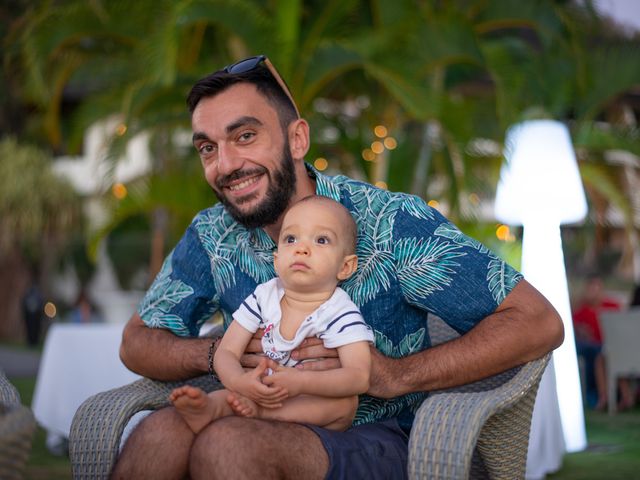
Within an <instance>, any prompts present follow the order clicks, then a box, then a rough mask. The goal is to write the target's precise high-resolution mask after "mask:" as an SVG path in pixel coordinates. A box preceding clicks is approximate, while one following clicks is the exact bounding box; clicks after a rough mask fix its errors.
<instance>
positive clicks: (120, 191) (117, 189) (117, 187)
mask: <svg viewBox="0 0 640 480" xmlns="http://www.w3.org/2000/svg"><path fill="white" fill-rule="evenodd" d="M111 192H112V193H113V196H114V197H116V198H117V199H118V200H122V199H123V198H125V197H126V196H127V187H126V186H125V185H124V184H122V183H114V184H113V187H111Z"/></svg>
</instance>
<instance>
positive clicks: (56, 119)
mask: <svg viewBox="0 0 640 480" xmlns="http://www.w3.org/2000/svg"><path fill="white" fill-rule="evenodd" d="M587 6H589V5H588V4H587ZM149 11H153V12H154V15H149V13H148V12H149ZM585 12H586V14H585ZM588 13H589V9H588V8H587V9H585V8H578V7H576V6H574V5H573V3H572V2H554V1H551V0H548V1H543V2H525V3H524V4H523V3H522V2H506V1H503V0H490V1H486V0H472V1H469V0H464V1H463V0H457V1H451V2H435V1H416V0H397V1H394V2H385V1H381V0H369V1H366V0H346V1H345V0H339V1H338V0H329V1H319V0H313V1H305V2H303V1H301V0H281V1H276V2H260V1H257V0H217V1H216V0H184V1H181V2H169V1H168V0H164V1H162V0H161V1H154V2H150V1H148V0H146V1H141V2H136V3H135V5H131V4H130V2H119V1H113V2H105V3H104V4H102V3H99V2H65V4H64V5H51V4H50V3H49V2H44V3H43V4H42V6H41V7H39V8H36V9H34V10H32V11H30V12H29V14H28V16H27V19H26V20H25V23H24V24H21V25H23V26H24V28H21V29H20V33H21V34H20V35H18V34H16V37H17V38H18V39H19V41H18V42H16V45H17V47H16V48H17V50H16V52H17V53H16V54H18V53H19V56H20V58H22V59H23V64H24V65H26V67H27V68H25V70H24V71H25V72H26V75H25V81H24V84H25V85H26V87H27V88H26V91H27V92H29V93H30V98H31V99H32V100H33V101H40V102H41V104H42V105H43V111H44V112H45V116H44V122H43V125H44V127H43V128H44V131H46V132H47V134H48V137H49V139H50V141H51V143H52V144H54V145H60V144H61V143H62V141H63V139H65V140H66V141H65V143H68V144H69V146H71V147H72V146H73V145H75V144H77V143H78V141H77V140H74V139H79V138H81V132H83V131H84V129H85V128H86V127H87V126H88V125H89V124H91V123H93V122H94V121H96V120H98V119H102V118H105V117H107V116H109V115H112V114H117V115H119V116H120V118H121V119H122V124H121V129H120V133H121V135H114V148H113V152H114V157H115V156H116V155H115V154H116V153H117V152H118V151H120V150H121V149H122V146H123V145H124V143H125V142H126V140H128V139H130V138H132V137H133V136H134V135H135V134H137V133H139V132H141V131H150V132H151V133H152V136H151V137H152V139H153V140H152V149H153V152H154V158H155V160H156V162H155V164H154V167H153V171H152V173H151V177H150V179H149V180H147V181H145V182H142V183H144V185H145V188H140V189H139V190H138V192H139V195H138V198H137V200H136V201H131V202H129V203H123V202H120V203H119V204H118V205H120V207H119V208H120V210H119V211H116V213H115V215H114V219H115V220H116V222H115V223H113V224H112V226H113V225H115V224H116V223H117V221H119V220H121V219H123V218H125V217H126V216H131V215H134V214H135V209H134V207H135V206H136V205H137V206H138V207H139V208H142V206H143V205H144V206H145V207H144V209H143V210H139V211H138V213H140V212H143V213H144V214H146V215H149V216H150V217H151V219H152V224H153V225H154V228H153V231H154V232H155V233H154V236H153V237H154V238H156V239H157V240H158V239H159V240H162V239H165V238H166V237H167V235H168V233H167V226H166V225H167V222H165V221H163V219H165V218H167V215H166V212H169V211H172V210H173V209H175V204H176V203H179V202H181V201H187V200H188V199H186V198H178V197H179V195H177V194H176V195H173V196H172V198H174V200H175V202H174V205H168V202H167V201H166V200H165V198H167V196H166V195H160V196H158V195H157V193H152V192H157V191H159V190H158V189H155V188H154V186H153V185H154V183H155V182H159V183H160V184H163V185H164V187H163V188H165V189H167V190H171V191H184V187H183V186H184V183H181V184H177V183H175V184H171V180H170V179H169V180H167V179H168V178H170V177H169V173H171V172H175V171H183V170H184V169H185V165H192V164H193V163H194V158H193V155H192V154H188V153H186V152H187V151H188V149H184V148H182V147H181V146H180V145H179V144H177V143H176V142H175V141H174V136H172V135H170V132H173V131H176V130H177V129H180V128H188V116H187V114H186V112H185V108H184V104H183V102H184V100H183V99H184V96H185V94H186V92H187V91H188V89H189V87H190V85H191V84H192V83H193V82H194V81H195V80H196V79H197V78H199V77H201V76H203V75H204V74H206V73H208V72H209V71H211V70H212V69H213V68H216V67H218V66H220V65H224V64H228V63H231V62H232V61H234V60H237V59H238V58H242V57H244V56H248V55H252V54H255V53H256V52H262V53H266V54H267V55H268V56H269V57H270V58H271V59H272V61H273V62H274V64H275V65H277V66H278V69H279V70H280V71H281V73H282V75H283V76H284V78H286V79H287V80H288V81H289V86H290V87H291V90H292V91H293V94H294V96H295V97H296V99H297V101H298V103H299V107H300V109H301V111H302V112H303V114H304V115H305V116H307V117H309V118H310V119H311V121H312V123H314V124H315V125H319V127H320V128H316V129H315V131H316V132H317V133H316V136H317V138H316V139H315V140H316V142H315V145H316V146H315V147H314V150H313V152H312V153H313V154H314V155H316V156H329V154H331V155H332V156H335V157H337V158H338V159H339V162H338V169H340V170H343V171H346V172H347V173H351V174H352V175H355V176H360V177H364V178H367V179H369V180H371V181H377V180H381V181H384V182H385V183H387V184H388V186H389V187H390V188H392V189H396V190H405V191H412V192H414V193H417V194H419V195H421V196H423V197H425V198H431V197H435V198H439V199H441V200H444V201H446V203H447V204H448V205H449V208H450V210H449V212H448V213H449V215H450V216H452V218H453V219H454V220H456V221H462V220H464V219H465V217H464V216H463V215H462V214H463V213H464V212H466V211H468V210H469V208H468V207H469V203H470V200H469V198H477V196H475V197H474V194H475V193H476V192H478V193H482V192H483V191H489V190H492V188H493V186H494V185H495V182H496V181H497V175H498V171H499V166H500V161H501V160H500V157H501V156H500V153H499V149H495V148H494V149H493V150H491V149H489V150H488V151H478V150H477V149H475V150H474V148H470V145H471V144H472V143H473V141H474V140H475V139H477V138H478V137H480V138H484V139H488V140H490V141H493V142H494V143H495V144H496V145H499V144H500V143H501V142H502V138H503V135H504V131H505V130H506V127H507V126H508V125H510V124H511V123H513V122H515V121H518V120H519V119H522V118H523V117H524V116H527V115H531V113H530V112H531V111H532V110H535V111H538V112H540V111H542V112H544V114H545V115H549V116H553V117H554V118H558V119H564V120H568V119H571V120H572V121H573V126H574V137H575V138H576V139H577V141H578V144H579V145H580V146H582V145H585V146H586V147H588V148H587V150H588V151H590V152H594V151H596V149H594V148H593V147H594V146H595V145H594V143H593V142H595V141H596V137H597V138H602V136H603V133H602V132H601V131H600V130H598V129H595V128H593V127H594V125H595V124H594V119H597V118H598V115H599V114H600V113H601V112H602V111H604V107H606V106H607V105H608V104H609V103H608V102H609V101H610V100H611V98H612V96H613V95H616V94H618V93H620V92H623V91H625V89H626V88H628V87H629V85H631V84H633V82H637V78H636V77H635V76H634V72H632V67H629V68H627V67H625V66H624V64H623V63H622V62H612V61H611V59H610V58H609V57H608V56H606V55H602V62H604V61H605V60H607V59H609V60H608V61H609V64H610V65H607V67H608V68H609V70H608V72H610V71H611V69H617V70H623V69H627V70H628V71H627V72H622V73H623V75H614V77H615V78H620V79H623V80H622V81H617V82H607V81H606V80H605V79H604V73H603V72H605V70H602V62H601V63H600V64H599V65H598V63H597V60H596V57H594V58H590V56H589V53H590V50H588V49H587V48H586V47H585V45H586V42H587V41H588V40H589V39H591V38H593V37H592V36H590V35H593V33H592V31H591V30H589V29H587V28H586V26H587V25H592V24H593V22H592V23H588V22H585V15H587V18H588ZM596 25H597V24H596ZM598 28H601V27H598ZM610 48H617V47H610ZM609 52H611V50H609ZM631 53H633V51H631ZM621 55H623V54H621ZM620 58H622V57H620ZM628 65H633V63H632V62H629V63H628ZM618 73H620V72H618ZM598 75H599V76H600V77H602V78H601V79H600V80H596V79H597V78H599V77H598ZM45 78H46V79H47V80H49V81H47V82H45V81H44V79H45ZM594 86H595V87H597V88H593V87H594ZM64 92H79V93H80V94H81V96H82V101H81V102H80V106H79V108H78V109H77V110H76V113H75V115H74V116H73V117H72V118H73V122H72V124H71V125H70V126H69V128H67V127H65V124H64V122H63V121H62V120H61V119H62V118H63V116H61V115H60V102H61V99H62V97H63V93H64ZM362 92H367V95H366V97H367V98H366V99H365V100H366V101H365V102H360V103H359V100H360V99H362V96H363V95H362ZM318 99H322V100H323V101H325V103H326V102H329V104H330V105H333V106H336V105H337V106H338V107H339V108H333V109H332V108H328V109H327V108H324V109H323V108H321V107H320V106H319V104H318V103H314V102H316V101H317V100H318ZM353 105H360V106H358V107H357V108H356V109H355V111H356V113H355V116H354V114H349V113H345V111H346V110H348V109H345V108H344V107H345V106H347V107H349V108H350V107H353ZM532 107H534V108H532ZM351 110H353V108H352V109H351ZM378 123H384V124H385V125H386V126H387V127H388V130H389V131H390V132H392V133H393V135H395V136H396V137H397V138H398V139H399V140H400V145H401V146H400V147H399V148H397V149H396V150H394V151H393V152H389V151H385V152H384V153H383V154H382V155H379V156H377V157H376V158H375V159H374V161H373V162H371V161H367V160H364V159H363V158H362V157H361V155H360V152H361V150H362V149H363V147H365V146H366V144H367V143H370V142H371V140H373V139H374V138H372V137H373V134H372V133H371V130H372V127H373V126H374V125H376V124H378ZM71 127H73V128H71ZM325 127H326V128H325ZM67 129H69V130H71V133H70V134H68V135H67V134H64V132H65V131H66V130H67ZM327 131H329V132H333V134H332V135H325V134H324V133H325V132H327ZM74 132H75V133H74ZM336 132H337V134H336ZM585 132H587V133H589V132H591V133H590V134H589V135H587V133H585ZM594 132H598V135H597V136H594V135H595V134H594ZM622 133H624V132H622ZM622 133H621V132H618V131H615V132H614V133H613V134H611V135H608V136H607V143H608V148H610V147H611V145H612V144H615V145H618V146H625V145H627V144H628V143H629V142H628V137H625V136H624V135H623V134H622ZM588 138H591V139H592V140H589V141H588V142H587V141H586V140H584V139H588ZM581 142H582V143H581ZM585 142H586V143H585ZM583 164H584V168H583V172H584V174H585V181H588V180H589V178H593V176H594V175H595V178H596V179H597V180H596V181H594V182H593V183H594V184H597V185H599V186H601V187H602V186H604V185H607V184H606V183H605V180H604V178H605V177H604V176H602V175H600V176H598V175H597V174H595V173H594V172H593V169H592V170H591V171H590V170H589V168H590V166H589V165H588V164H587V163H586V162H583ZM334 165H335V163H334ZM195 175H196V176H197V173H196V174H195ZM180 180H181V181H184V179H183V178H180ZM191 181H193V182H195V181H196V180H191ZM191 181H190V183H191ZM601 189H602V188H601ZM605 190H608V191H610V192H612V191H614V189H613V188H605ZM147 193H148V198H147V200H148V201H147V200H143V197H144V195H147ZM196 197H197V198H198V202H204V201H203V197H202V196H200V195H197V196H196ZM156 201H158V202H159V203H155V202H156ZM200 206H201V203H199V204H198V205H197V208H199V207H200ZM195 207H196V206H194V208H193V209H192V211H195V209H196V208H195ZM116 208H118V207H116ZM151 211H153V212H154V213H152V212H151ZM184 218H186V216H184ZM463 223H464V222H463ZM175 226H176V231H181V230H182V228H183V227H184V224H183V222H182V221H181V222H176V223H175ZM107 231H109V228H107V229H106V230H103V232H107ZM161 243H162V241H156V242H154V245H160V244H161ZM162 250H164V248H163V247H160V248H157V249H156V250H155V251H156V252H157V253H156V254H155V258H156V260H155V261H153V262H152V264H154V265H157V264H158V261H159V259H160V258H161V257H162Z"/></svg>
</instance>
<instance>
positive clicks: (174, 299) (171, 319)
mask: <svg viewBox="0 0 640 480" xmlns="http://www.w3.org/2000/svg"><path fill="white" fill-rule="evenodd" d="M171 257H172V255H171V254H170V255H169V256H168V257H167V259H166V260H165V268H163V269H162V270H161V272H160V275H159V276H158V278H157V279H156V281H155V282H154V283H153V286H152V287H151V289H150V291H149V292H150V294H148V295H146V296H145V300H144V301H143V303H142V304H141V306H140V317H141V318H145V320H146V322H145V323H146V324H147V325H148V326H149V327H151V328H167V329H169V330H171V331H173V332H174V333H175V334H177V335H180V336H188V335H190V332H189V329H188V328H187V327H186V326H185V325H184V323H183V322H182V319H181V318H180V317H178V316H177V315H173V314H169V313H167V312H168V311H169V310H171V309H172V308H173V307H174V306H175V305H177V304H178V303H180V302H181V301H182V300H183V299H184V298H186V297H188V296H189V295H192V294H193V288H191V287H190V286H189V285H187V284H186V283H184V282H182V281H180V280H172V279H171V272H172V271H173V270H172V268H171ZM156 290H158V291H161V292H162V295H157V294H155V293H154V292H155V291H156ZM148 298H155V299H156V300H154V301H148V300H146V299H148ZM149 312H152V315H151V317H148V318H147V316H148V314H149Z"/></svg>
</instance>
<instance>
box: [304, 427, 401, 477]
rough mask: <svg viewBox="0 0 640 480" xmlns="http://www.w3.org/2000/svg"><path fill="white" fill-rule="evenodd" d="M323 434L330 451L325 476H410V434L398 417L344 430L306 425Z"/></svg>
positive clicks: (322, 437)
mask: <svg viewBox="0 0 640 480" xmlns="http://www.w3.org/2000/svg"><path fill="white" fill-rule="evenodd" d="M305 426H306V427H308V428H310V429H311V430H313V431H314V432H315V433H316V435H318V436H319V437H320V440H321V441H322V444H323V445H324V448H325V449H326V450H327V453H328V454H329V472H328V473H327V476H326V478H327V479H331V480H338V479H349V480H351V479H359V478H366V479H380V480H383V479H393V480H396V479H404V478H407V455H408V451H409V437H408V436H407V434H406V433H405V432H404V431H403V430H402V429H401V428H400V427H399V426H398V422H397V420H395V419H391V420H386V421H384V422H379V423H371V424H367V425H358V426H357V427H352V428H350V429H349V430H347V431H345V432H336V431H332V430H327V429H324V428H322V427H316V426H315V425H305Z"/></svg>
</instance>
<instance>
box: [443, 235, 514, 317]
mask: <svg viewBox="0 0 640 480" xmlns="http://www.w3.org/2000/svg"><path fill="white" fill-rule="evenodd" d="M435 233H436V235H440V236H442V237H445V238H449V239H451V241H453V242H454V243H456V244H458V245H462V246H465V247H470V248H474V249H476V250H478V251H479V252H480V253H484V254H486V255H487V256H488V257H489V258H490V259H491V260H490V261H489V263H488V264H487V281H488V285H489V291H490V292H491V296H492V297H493V300H494V301H495V302H496V304H500V303H502V301H503V300H504V299H505V297H506V296H507V295H508V294H509V292H510V291H511V290H512V289H513V287H514V285H515V284H516V283H518V280H520V278H522V275H521V274H520V273H519V272H518V271H517V270H514V269H513V268H510V267H509V266H508V265H507V264H506V263H505V262H504V261H503V260H502V259H500V258H499V257H498V256H497V255H496V254H495V253H493V252H492V251H490V250H489V249H488V248H487V247H485V246H484V245H483V244H482V243H480V242H479V241H478V240H476V239H475V238H471V237H468V236H466V235H465V234H464V233H462V232H461V231H460V230H459V229H458V228H456V227H455V226H453V225H451V224H450V223H447V224H442V225H440V226H439V227H438V228H437V229H436V232H435Z"/></svg>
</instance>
